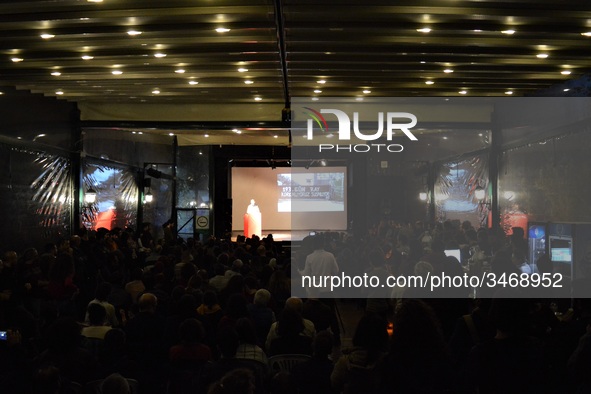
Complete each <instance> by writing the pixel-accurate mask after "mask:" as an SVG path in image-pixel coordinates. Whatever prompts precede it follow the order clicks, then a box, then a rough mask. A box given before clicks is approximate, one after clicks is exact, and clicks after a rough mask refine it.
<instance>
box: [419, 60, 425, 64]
mask: <svg viewBox="0 0 591 394" xmlns="http://www.w3.org/2000/svg"><path fill="white" fill-rule="evenodd" d="M419 63H421V64H425V63H427V62H426V61H424V60H421V61H420V62H419Z"/></svg>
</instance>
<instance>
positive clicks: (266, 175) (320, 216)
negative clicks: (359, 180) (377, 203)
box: [231, 166, 347, 233]
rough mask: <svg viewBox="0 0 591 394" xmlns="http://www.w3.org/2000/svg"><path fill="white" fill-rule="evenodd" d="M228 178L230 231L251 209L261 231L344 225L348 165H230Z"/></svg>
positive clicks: (240, 225) (239, 227) (241, 224)
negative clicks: (229, 182)
mask: <svg viewBox="0 0 591 394" xmlns="http://www.w3.org/2000/svg"><path fill="white" fill-rule="evenodd" d="M231 179H232V181H231V189H232V194H231V200H232V218H233V220H232V231H243V230H245V228H244V220H243V217H244V215H245V214H247V213H250V211H251V210H253V209H258V211H259V212H260V215H261V223H262V231H263V233H264V232H272V231H274V230H290V231H291V230H319V229H322V230H343V229H346V228H347V187H346V185H347V167H344V166H342V167H337V166H335V167H315V168H308V169H305V168H304V167H292V168H282V169H272V168H267V167H232V178H231ZM253 200H254V203H253ZM249 204H250V205H249ZM249 231H250V230H249Z"/></svg>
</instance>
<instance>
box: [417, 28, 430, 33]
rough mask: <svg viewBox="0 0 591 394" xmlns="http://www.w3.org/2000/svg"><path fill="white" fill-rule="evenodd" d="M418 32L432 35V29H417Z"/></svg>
mask: <svg viewBox="0 0 591 394" xmlns="http://www.w3.org/2000/svg"><path fill="white" fill-rule="evenodd" d="M417 31H418V32H419V33H430V32H431V29H429V28H428V27H423V28H421V29H417Z"/></svg>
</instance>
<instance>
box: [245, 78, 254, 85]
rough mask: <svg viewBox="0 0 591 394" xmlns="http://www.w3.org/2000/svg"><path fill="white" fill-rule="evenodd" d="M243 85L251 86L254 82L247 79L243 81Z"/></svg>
mask: <svg viewBox="0 0 591 394" xmlns="http://www.w3.org/2000/svg"><path fill="white" fill-rule="evenodd" d="M244 83H245V84H247V85H252V84H253V83H254V82H253V81H251V80H249V79H247V80H246V81H244Z"/></svg>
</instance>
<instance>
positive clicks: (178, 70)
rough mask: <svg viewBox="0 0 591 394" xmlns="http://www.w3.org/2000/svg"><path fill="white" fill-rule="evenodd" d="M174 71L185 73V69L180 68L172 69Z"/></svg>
mask: <svg viewBox="0 0 591 394" xmlns="http://www.w3.org/2000/svg"><path fill="white" fill-rule="evenodd" d="M174 72H175V73H177V74H184V73H185V70H184V69H182V68H179V69H176V70H174Z"/></svg>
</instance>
